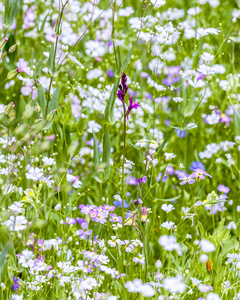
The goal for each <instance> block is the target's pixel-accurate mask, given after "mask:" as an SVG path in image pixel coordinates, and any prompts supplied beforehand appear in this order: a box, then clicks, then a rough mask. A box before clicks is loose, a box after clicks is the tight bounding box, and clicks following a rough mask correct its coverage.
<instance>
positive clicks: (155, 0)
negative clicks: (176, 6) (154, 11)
mask: <svg viewBox="0 0 240 300" xmlns="http://www.w3.org/2000/svg"><path fill="white" fill-rule="evenodd" d="M151 3H152V4H153V5H154V7H157V8H158V7H161V6H163V5H165V4H166V0H151Z"/></svg>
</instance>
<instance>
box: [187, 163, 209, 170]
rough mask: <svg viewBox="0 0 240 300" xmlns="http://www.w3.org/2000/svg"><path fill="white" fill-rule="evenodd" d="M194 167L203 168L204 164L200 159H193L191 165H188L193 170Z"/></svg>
mask: <svg viewBox="0 0 240 300" xmlns="http://www.w3.org/2000/svg"><path fill="white" fill-rule="evenodd" d="M194 169H201V170H205V167H204V164H203V163H201V162H200V161H194V162H193V163H192V165H191V166H190V167H189V170H191V171H193V170H194Z"/></svg>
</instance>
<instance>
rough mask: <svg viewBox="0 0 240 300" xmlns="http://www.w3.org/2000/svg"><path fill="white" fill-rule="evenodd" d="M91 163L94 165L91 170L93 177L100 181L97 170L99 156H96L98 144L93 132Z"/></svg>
mask: <svg viewBox="0 0 240 300" xmlns="http://www.w3.org/2000/svg"><path fill="white" fill-rule="evenodd" d="M93 141H94V144H93V149H94V152H93V165H94V170H93V177H94V178H95V179H96V180H97V181H98V182H101V179H100V178H99V171H98V164H99V158H98V144H97V139H96V135H95V133H94V132H93Z"/></svg>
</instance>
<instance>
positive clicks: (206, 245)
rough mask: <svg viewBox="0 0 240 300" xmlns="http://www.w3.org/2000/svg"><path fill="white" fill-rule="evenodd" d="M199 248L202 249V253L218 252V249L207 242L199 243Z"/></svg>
mask: <svg viewBox="0 0 240 300" xmlns="http://www.w3.org/2000/svg"><path fill="white" fill-rule="evenodd" d="M199 246H200V247H201V249H202V251H203V252H205V253H208V252H213V251H215V250H216V247H215V246H214V244H213V243H211V242H209V241H207V240H201V242H200V243H199Z"/></svg>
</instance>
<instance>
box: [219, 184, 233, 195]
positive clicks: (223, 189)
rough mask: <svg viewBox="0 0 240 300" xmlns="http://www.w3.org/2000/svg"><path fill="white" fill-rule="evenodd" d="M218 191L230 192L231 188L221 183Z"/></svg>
mask: <svg viewBox="0 0 240 300" xmlns="http://www.w3.org/2000/svg"><path fill="white" fill-rule="evenodd" d="M218 191H219V192H222V193H224V194H228V193H229V192H230V188H229V187H227V186H225V185H222V184H220V185H219V186H218Z"/></svg>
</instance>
